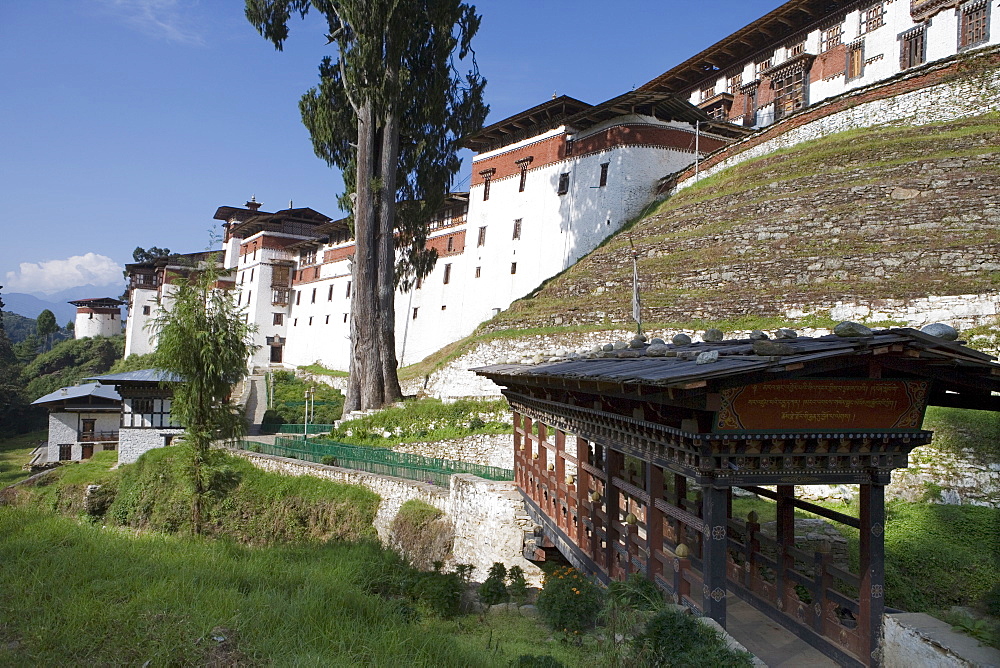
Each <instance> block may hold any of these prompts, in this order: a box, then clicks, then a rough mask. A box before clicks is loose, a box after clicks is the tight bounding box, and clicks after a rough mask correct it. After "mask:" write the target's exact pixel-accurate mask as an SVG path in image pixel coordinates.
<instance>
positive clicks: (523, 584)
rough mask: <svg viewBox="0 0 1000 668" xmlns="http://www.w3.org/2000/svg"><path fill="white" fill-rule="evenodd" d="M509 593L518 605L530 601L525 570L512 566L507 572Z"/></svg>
mask: <svg viewBox="0 0 1000 668" xmlns="http://www.w3.org/2000/svg"><path fill="white" fill-rule="evenodd" d="M507 593H508V594H509V595H510V597H511V598H512V599H513V600H514V602H515V603H517V604H518V605H521V604H523V603H524V602H525V601H527V600H528V581H527V580H525V579H524V569H523V568H521V567H520V566H511V567H510V570H509V571H507Z"/></svg>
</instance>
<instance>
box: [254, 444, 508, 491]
mask: <svg viewBox="0 0 1000 668" xmlns="http://www.w3.org/2000/svg"><path fill="white" fill-rule="evenodd" d="M274 440H275V443H274V445H271V444H268V443H257V442H255V441H240V443H239V444H238V446H237V447H239V448H240V449H241V450H250V451H252V452H260V453H263V454H265V455H275V456H277V457H290V458H292V459H303V460H305V461H310V462H316V463H317V464H322V463H324V461H323V460H324V458H329V459H327V460H326V463H329V464H330V465H331V466H339V467H341V468H347V469H357V470H359V471H367V472H369V473H378V474H381V475H390V476H395V477H397V478H406V479H407V480H420V481H422V482H428V483H433V484H435V485H439V486H441V487H448V486H449V485H450V478H451V476H452V475H454V474H456V473H470V474H472V475H475V476H479V477H480V478H486V479H487V480H513V479H514V472H513V471H511V470H510V469H504V468H499V467H496V466H483V465H481V464H470V463H469V462H460V461H456V460H453V459H441V458H438V457H424V456H423V455H412V454H409V453H406V452H395V451H393V450H389V449H388V448H371V447H366V446H361V445H348V444H346V443H338V442H336V441H330V440H326V439H309V440H308V441H306V440H305V439H304V438H285V437H281V436H279V437H277V438H275V439H274Z"/></svg>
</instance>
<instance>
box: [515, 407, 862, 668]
mask: <svg viewBox="0 0 1000 668" xmlns="http://www.w3.org/2000/svg"><path fill="white" fill-rule="evenodd" d="M632 466H633V469H632V470H629V467H627V466H626V465H625V456H624V455H623V454H622V453H620V452H616V451H614V450H611V449H608V448H600V447H598V446H594V447H592V446H591V444H590V443H588V442H587V441H586V440H584V439H581V438H578V437H576V436H574V435H572V434H569V433H567V432H565V431H562V430H560V429H557V428H555V427H550V426H548V425H545V424H543V423H533V421H532V419H531V418H529V417H528V416H526V415H523V414H520V413H516V412H515V414H514V478H515V481H516V483H517V485H518V487H519V488H520V489H521V490H522V492H523V493H524V494H525V495H526V496H527V497H528V499H530V501H531V502H532V503H533V504H534V505H535V506H537V508H538V509H539V510H540V511H541V512H542V513H544V515H545V516H546V518H547V522H546V523H551V526H554V527H555V528H557V529H558V531H559V532H561V533H562V534H564V535H565V537H567V538H568V539H569V540H570V541H571V542H572V544H573V547H574V549H575V550H577V551H578V552H579V553H580V554H582V555H584V556H585V557H586V558H587V559H589V560H590V561H591V562H592V563H593V564H594V565H595V566H596V567H597V569H598V570H599V571H600V573H599V575H600V576H601V577H602V579H605V580H609V579H610V580H623V579H625V578H626V577H628V576H629V575H630V574H632V573H641V574H643V575H644V576H645V577H647V578H649V579H650V580H652V581H653V582H655V583H656V584H657V585H658V586H659V587H660V588H661V589H662V590H663V591H664V592H665V593H666V594H668V595H669V596H670V597H671V598H673V600H674V601H675V602H677V603H680V604H682V605H685V606H687V607H689V608H691V609H693V610H694V611H696V612H697V613H699V614H710V612H711V611H710V608H711V606H712V605H713V600H714V601H715V602H716V603H717V602H718V601H719V597H720V595H721V597H722V598H725V596H726V595H727V592H726V591H720V590H719V588H718V586H716V587H715V588H713V589H710V588H709V587H708V586H707V584H706V577H705V573H704V568H705V564H704V563H703V559H704V550H705V549H706V543H707V542H713V543H714V542H715V541H716V540H717V539H723V538H724V539H725V541H726V546H727V553H726V556H725V576H724V580H723V582H724V583H725V586H724V587H723V589H725V590H728V593H729V594H736V595H737V596H739V597H740V598H743V599H745V600H748V601H756V602H758V603H759V604H761V605H759V606H757V607H759V608H761V607H763V608H770V611H769V612H767V614H769V615H770V616H772V617H774V618H776V619H781V620H782V621H783V622H784V623H785V624H787V625H791V626H796V627H799V628H801V629H802V630H803V631H806V632H811V633H813V634H815V635H816V636H818V637H820V638H821V639H823V641H825V642H826V643H828V644H829V645H830V646H833V647H835V648H837V649H839V650H840V651H842V652H845V653H846V654H848V655H849V656H850V657H860V656H864V655H865V654H866V653H867V652H865V651H864V648H865V639H864V637H863V633H862V631H863V629H859V628H858V627H859V626H860V625H859V623H858V620H860V619H861V611H860V608H859V603H858V600H857V599H856V596H857V592H858V589H859V587H860V585H861V583H860V579H859V577H858V576H857V575H855V574H853V573H850V572H848V571H846V570H843V569H842V568H839V567H837V566H835V565H834V564H833V563H832V557H831V553H830V552H829V551H828V550H826V551H824V550H820V551H816V552H813V551H805V550H802V549H799V548H796V547H795V546H794V545H793V544H790V543H789V541H788V540H787V539H786V541H785V544H784V545H782V543H780V542H779V541H778V540H777V539H776V538H773V537H770V536H768V535H765V534H764V533H762V532H761V530H760V524H759V523H758V522H757V518H756V516H755V514H753V513H751V515H750V517H749V518H748V519H747V520H740V519H735V518H732V517H729V518H728V520H727V521H726V522H725V525H726V526H725V527H724V528H723V527H722V526H715V527H712V526H711V523H710V522H707V521H706V520H704V519H703V518H702V504H701V502H700V501H699V500H694V499H690V498H688V496H689V495H688V489H687V480H688V479H686V478H685V477H684V476H682V475H675V474H674V473H672V472H669V471H667V472H665V471H664V470H663V469H660V468H659V467H656V466H655V465H652V464H651V463H650V462H643V463H642V465H641V472H637V471H636V470H635V469H634V466H635V462H634V461H633V462H632ZM665 477H669V478H670V479H671V484H670V485H664V478H665ZM643 478H645V480H644V479H643ZM647 489H654V490H658V491H657V492H656V493H655V494H654V495H653V496H652V498H651V495H650V494H649V492H648V491H647ZM752 489H753V491H758V489H757V488H752ZM759 491H761V492H762V494H764V495H765V496H774V492H770V491H768V490H759ZM795 505H797V506H799V505H801V506H809V509H810V510H813V511H816V512H818V514H821V515H824V516H827V517H830V518H831V519H834V520H836V521H842V522H844V523H847V524H853V525H854V526H857V522H858V520H857V519H856V518H852V517H849V516H846V515H842V514H840V513H835V512H834V511H830V510H828V509H825V508H822V507H819V506H815V505H814V504H807V503H805V502H799V501H795ZM730 514H731V513H730ZM715 534H721V535H715ZM716 582H717V583H718V582H719V580H716ZM862 663H864V662H862Z"/></svg>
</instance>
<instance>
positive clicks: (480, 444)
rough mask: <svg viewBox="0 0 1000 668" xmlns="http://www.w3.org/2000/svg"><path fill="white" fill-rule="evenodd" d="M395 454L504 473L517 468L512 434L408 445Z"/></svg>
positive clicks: (483, 435)
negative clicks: (453, 462)
mask: <svg viewBox="0 0 1000 668" xmlns="http://www.w3.org/2000/svg"><path fill="white" fill-rule="evenodd" d="M393 450H395V451H396V452H407V453H410V454H414V455H423V456H424V457H440V458H443V459H457V460H458V461H462V462H470V463H472V464H480V465H482V466H497V467H499V468H502V469H513V468H514V439H513V436H512V435H511V434H475V435H473V436H469V437H467V438H456V439H451V440H447V441H436V442H433V443H404V444H403V445H397V446H396V447H394V448H393Z"/></svg>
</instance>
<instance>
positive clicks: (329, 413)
mask: <svg viewBox="0 0 1000 668" xmlns="http://www.w3.org/2000/svg"><path fill="white" fill-rule="evenodd" d="M271 377H272V379H273V387H274V396H273V397H272V398H271V408H270V409H269V411H268V413H269V414H270V415H271V416H272V418H273V417H275V416H278V417H280V419H279V420H274V419H271V420H268V419H267V417H266V416H265V419H264V422H267V423H268V424H302V420H303V419H305V406H306V400H305V393H306V390H308V389H309V388H312V389H313V393H314V394H313V399H312V400H310V405H311V406H313V407H314V409H313V414H312V416H311V417H310V418H309V423H310V424H333V423H334V422H336V421H337V420H339V419H340V418H341V415H342V414H343V412H344V395H343V394H342V393H341V391H340V390H337V389H334V388H332V387H330V386H329V385H325V384H323V383H316V384H312V383H308V382H306V381H304V380H302V379H301V378H299V377H297V376H296V375H295V374H293V373H292V372H290V371H275V372H274V373H272V374H271Z"/></svg>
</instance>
